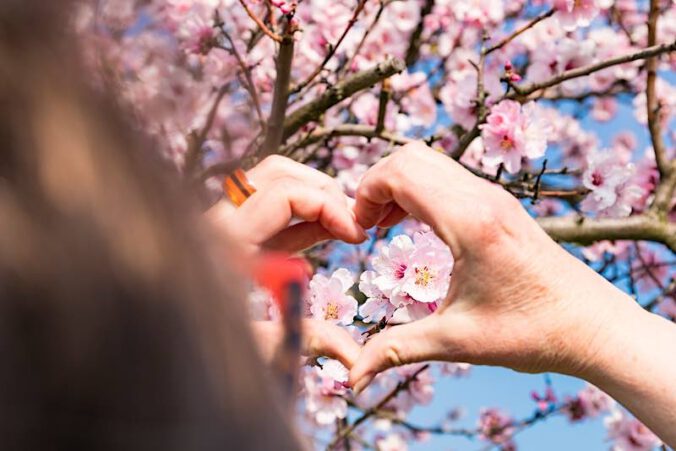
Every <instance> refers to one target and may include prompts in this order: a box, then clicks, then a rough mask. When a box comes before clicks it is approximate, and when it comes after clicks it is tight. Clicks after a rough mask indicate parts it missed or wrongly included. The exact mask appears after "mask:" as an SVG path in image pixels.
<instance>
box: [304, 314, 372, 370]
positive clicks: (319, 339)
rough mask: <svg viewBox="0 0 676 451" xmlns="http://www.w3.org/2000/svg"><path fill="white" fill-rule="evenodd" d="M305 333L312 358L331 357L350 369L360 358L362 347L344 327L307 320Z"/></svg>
mask: <svg viewBox="0 0 676 451" xmlns="http://www.w3.org/2000/svg"><path fill="white" fill-rule="evenodd" d="M303 332H304V333H305V337H306V338H305V340H304V341H305V343H306V348H305V351H306V352H307V353H308V355H310V356H312V357H316V356H325V357H330V358H332V359H336V360H339V361H340V362H341V363H342V364H343V365H345V367H346V368H348V369H349V368H352V366H353V365H354V363H355V362H356V361H357V357H359V353H360V351H361V346H359V344H358V343H357V342H356V341H355V340H354V338H352V336H351V335H350V334H349V332H348V331H346V330H345V329H343V328H342V327H338V326H336V325H335V324H332V323H329V322H327V321H320V320H312V319H307V320H304V321H303Z"/></svg>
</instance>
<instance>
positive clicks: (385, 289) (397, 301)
mask: <svg viewBox="0 0 676 451" xmlns="http://www.w3.org/2000/svg"><path fill="white" fill-rule="evenodd" d="M452 270H453V256H452V255H451V251H450V249H449V248H448V246H446V244H444V242H443V241H441V240H440V239H439V238H438V237H437V236H436V235H434V234H433V233H432V232H425V231H419V232H416V233H415V234H414V235H413V239H411V238H409V237H408V236H407V235H399V236H396V237H394V238H393V239H392V241H391V242H390V243H389V245H387V246H384V247H383V248H381V249H380V255H378V256H376V257H375V258H374V259H373V270H372V271H365V272H364V273H363V274H362V275H361V277H360V279H359V289H360V290H361V291H362V293H364V294H365V295H366V296H367V300H366V302H364V304H363V305H362V306H361V307H360V308H359V314H360V315H361V316H362V318H363V319H364V322H367V323H370V322H378V321H380V320H382V319H386V320H390V319H392V318H393V317H394V321H395V322H408V321H411V320H416V319H420V318H422V317H424V316H427V315H429V314H430V313H432V312H434V311H435V310H436V308H437V303H438V302H440V301H442V300H443V299H444V297H445V296H446V294H447V293H448V287H449V284H450V280H451V272H452Z"/></svg>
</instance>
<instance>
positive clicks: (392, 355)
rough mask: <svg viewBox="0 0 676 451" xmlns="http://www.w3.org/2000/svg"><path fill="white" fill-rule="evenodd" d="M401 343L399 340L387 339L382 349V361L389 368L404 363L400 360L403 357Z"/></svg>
mask: <svg viewBox="0 0 676 451" xmlns="http://www.w3.org/2000/svg"><path fill="white" fill-rule="evenodd" d="M402 346H403V345H402V343H401V342H400V341H399V340H396V339H392V338H389V339H387V342H386V344H385V348H384V349H383V360H384V361H385V362H386V363H387V364H388V365H390V366H401V365H403V364H405V363H406V362H405V361H404V359H403V358H402V356H403V355H404V353H403V347H402Z"/></svg>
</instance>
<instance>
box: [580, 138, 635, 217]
mask: <svg viewBox="0 0 676 451" xmlns="http://www.w3.org/2000/svg"><path fill="white" fill-rule="evenodd" d="M634 171H635V169H634V166H633V165H625V164H622V163H620V162H618V161H617V159H616V158H614V156H613V154H612V153H611V152H608V151H605V152H604V151H600V152H594V153H592V154H591V155H590V156H589V158H588V167H587V170H586V171H585V172H584V174H583V177H582V183H583V184H584V186H585V187H587V188H588V189H589V190H590V193H589V194H587V197H585V199H584V200H583V201H582V205H581V206H582V209H583V210H584V211H586V212H594V213H597V214H598V215H599V216H611V217H625V216H629V214H630V213H631V210H632V207H631V205H632V204H633V203H634V202H635V201H636V200H637V199H638V198H639V197H640V196H641V194H642V191H641V189H640V188H639V187H638V186H636V185H635V184H633V183H631V178H632V176H633V174H634Z"/></svg>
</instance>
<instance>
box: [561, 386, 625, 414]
mask: <svg viewBox="0 0 676 451" xmlns="http://www.w3.org/2000/svg"><path fill="white" fill-rule="evenodd" d="M613 406H615V401H614V400H613V398H611V397H610V396H608V395H607V394H605V393H604V392H602V391H601V390H599V389H598V388H596V387H595V386H593V385H591V384H587V385H586V386H585V388H583V389H582V390H580V392H579V393H578V394H577V396H576V397H575V398H573V399H571V400H569V401H568V402H567V404H566V408H565V409H564V413H565V414H566V415H567V416H568V418H569V419H570V420H571V421H579V420H583V419H585V418H595V417H597V416H599V415H600V414H601V413H604V412H608V411H610V409H611V408H612V407H613Z"/></svg>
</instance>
